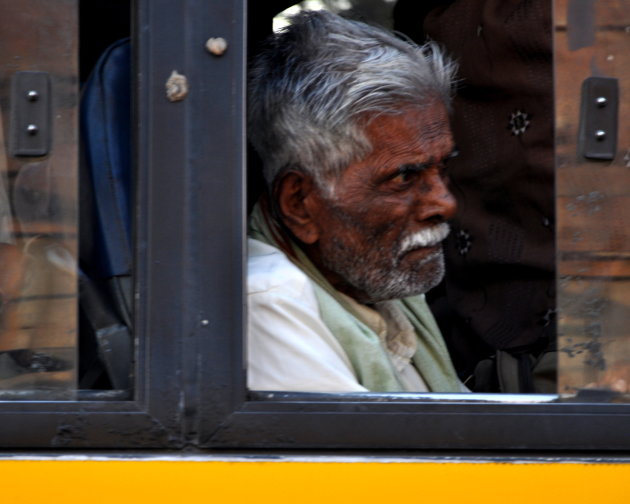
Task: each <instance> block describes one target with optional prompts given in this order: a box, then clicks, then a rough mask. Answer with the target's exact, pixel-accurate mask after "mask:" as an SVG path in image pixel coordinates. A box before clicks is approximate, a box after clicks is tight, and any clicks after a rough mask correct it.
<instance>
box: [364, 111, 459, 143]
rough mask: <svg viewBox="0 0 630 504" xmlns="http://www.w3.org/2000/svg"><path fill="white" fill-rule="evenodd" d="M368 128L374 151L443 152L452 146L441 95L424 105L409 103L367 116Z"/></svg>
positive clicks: (367, 133) (368, 137) (447, 118)
mask: <svg viewBox="0 0 630 504" xmlns="http://www.w3.org/2000/svg"><path fill="white" fill-rule="evenodd" d="M364 132H365V135H366V137H367V139H368V141H369V142H370V145H371V148H372V153H377V152H379V151H398V150H401V149H404V150H407V151H409V150H413V151H417V152H427V153H428V152H429V151H435V152H436V154H438V155H439V153H440V152H439V151H441V150H444V149H446V150H447V151H450V149H452V135H451V128H450V125H449V117H448V110H447V108H446V105H445V104H444V103H443V102H442V101H441V100H439V99H435V100H432V101H431V102H429V103H428V104H426V105H423V106H414V105H406V106H403V107H401V108H400V109H399V110H397V111H395V112H394V113H391V114H378V115H375V116H371V117H370V116H368V117H366V118H364ZM445 154H446V153H444V155H445Z"/></svg>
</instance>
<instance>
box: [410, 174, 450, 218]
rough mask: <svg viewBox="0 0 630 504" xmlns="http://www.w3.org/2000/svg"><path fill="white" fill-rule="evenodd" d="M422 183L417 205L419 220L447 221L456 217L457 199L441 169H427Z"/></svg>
mask: <svg viewBox="0 0 630 504" xmlns="http://www.w3.org/2000/svg"><path fill="white" fill-rule="evenodd" d="M422 183H423V185H422V189H421V191H420V194H419V197H418V200H419V201H418V205H417V208H418V211H417V217H418V220H423V221H425V220H435V221H445V220H449V219H452V218H453V217H455V213H456V212H457V201H456V200H455V196H453V194H452V193H451V191H450V190H449V188H448V182H447V179H446V178H445V177H444V176H443V174H442V173H441V170H440V169H439V168H437V167H436V168H434V167H431V168H429V169H427V171H426V172H425V177H423V181H422Z"/></svg>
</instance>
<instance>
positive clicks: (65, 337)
mask: <svg viewBox="0 0 630 504" xmlns="http://www.w3.org/2000/svg"><path fill="white" fill-rule="evenodd" d="M0 12H1V17H2V19H4V20H5V22H4V23H3V31H2V43H1V44H0V93H1V95H2V96H1V100H0V103H1V107H0V114H1V115H2V117H1V121H0V129H1V131H2V135H1V140H0V295H1V297H0V390H1V391H3V392H6V393H8V394H9V396H10V394H11V392H10V391H14V392H18V391H21V392H22V396H23V397H25V398H32V397H34V396H37V395H38V394H40V393H41V394H42V395H43V396H44V397H46V398H51V397H52V398H56V397H63V398H68V397H71V396H72V394H73V392H74V390H75V389H76V368H77V367H76V353H77V267H76V264H77V259H76V258H77V162H78V151H77V149H78V142H77V104H78V82H77V75H78V57H77V55H78V47H77V43H78V30H77V28H78V23H77V19H78V2H77V0H60V1H56V2H44V1H41V0H39V1H38V0H27V1H24V2H11V1H5V0H2V2H0ZM16 397H20V394H17V395H16Z"/></svg>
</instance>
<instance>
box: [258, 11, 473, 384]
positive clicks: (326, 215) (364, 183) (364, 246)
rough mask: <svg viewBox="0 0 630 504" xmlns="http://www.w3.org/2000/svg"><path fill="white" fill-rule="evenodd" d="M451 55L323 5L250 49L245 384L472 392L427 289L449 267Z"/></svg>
mask: <svg viewBox="0 0 630 504" xmlns="http://www.w3.org/2000/svg"><path fill="white" fill-rule="evenodd" d="M454 71H455V66H454V64H453V63H452V62H451V61H450V60H449V59H448V58H447V57H445V56H444V55H443V54H442V53H441V51H440V49H439V48H438V47H437V46H436V45H434V44H432V43H428V44H426V45H424V46H421V47H420V46H416V45H412V44H411V43H409V42H406V41H402V40H399V39H397V38H396V37H394V36H393V35H390V34H389V33H387V32H385V31H383V30H381V29H378V28H374V27H370V26H367V25H365V24H363V23H359V22H354V21H349V20H345V19H342V18H341V17H339V16H336V15H334V14H331V13H329V12H326V11H317V12H306V13H302V14H300V15H298V16H296V17H295V18H294V19H293V23H292V24H291V25H290V26H289V27H288V28H286V29H285V30H284V31H283V32H281V33H279V34H276V35H275V36H274V37H273V38H272V39H271V40H270V41H269V44H268V46H267V47H266V49H265V50H264V51H262V52H261V54H259V55H258V56H257V58H256V59H255V61H254V62H253V66H252V69H251V74H250V87H249V138H250V140H251V142H252V144H253V146H254V148H255V149H256V151H257V152H258V153H259V155H260V157H261V160H262V163H263V172H264V178H265V182H266V185H267V190H266V193H265V194H264V195H263V196H262V197H261V199H260V200H259V201H258V203H257V204H256V206H255V207H254V210H253V212H252V215H251V217H250V226H249V236H250V239H249V240H248V247H249V259H248V267H249V271H248V309H249V311H248V315H249V322H248V351H249V358H248V386H249V388H250V389H255V390H291V391H309V392H358V391H374V392H405V391H408V392H423V391H433V392H461V391H465V390H467V389H466V388H465V387H464V386H463V385H462V384H461V382H460V381H459V379H458V378H457V375H456V373H455V370H454V369H453V366H452V364H451V360H450V357H449V355H448V351H447V349H446V346H445V344H444V341H443V339H442V336H441V334H440V332H439V329H438V328H437V325H436V324H435V321H434V319H433V317H432V315H431V313H430V311H429V309H428V307H427V305H426V303H425V300H424V293H425V292H426V291H428V290H429V289H431V288H432V287H433V286H435V285H436V284H437V283H439V282H440V280H441V278H442V276H443V270H444V266H443V256H442V245H441V242H442V241H443V240H444V239H445V238H446V236H447V234H448V232H449V226H448V224H447V222H446V221H447V220H448V219H449V218H451V217H452V216H453V215H454V212H455V209H456V202H455V200H454V198H453V196H452V195H451V193H450V192H449V189H448V187H447V184H448V177H447V174H446V172H445V165H446V163H447V160H448V159H449V158H450V157H452V156H453V154H454V144H453V139H452V136H451V132H450V129H449V120H448V109H449V106H450V99H451V91H452V83H453V75H454Z"/></svg>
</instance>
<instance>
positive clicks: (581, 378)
mask: <svg viewBox="0 0 630 504" xmlns="http://www.w3.org/2000/svg"><path fill="white" fill-rule="evenodd" d="M555 7H556V17H557V18H556V30H555V34H556V35H555V36H556V69H557V71H556V107H557V112H556V156H557V157H556V170H557V171H556V173H557V203H558V207H557V208H558V249H559V250H558V275H559V281H558V287H559V308H560V313H559V314H560V316H559V334H560V337H559V341H558V348H559V367H560V374H559V392H560V393H561V394H566V395H573V394H575V393H577V392H579V391H580V390H581V389H584V388H587V389H602V390H608V391H611V390H612V391H617V392H627V391H628V385H629V384H630V375H629V371H630V340H629V339H628V327H629V324H628V323H629V314H630V311H629V309H628V308H629V306H628V305H629V303H630V298H629V292H630V290H629V287H630V284H629V279H630V276H629V272H630V270H629V269H628V258H629V256H628V250H629V245H630V244H629V242H628V229H629V227H628V219H627V215H628V214H629V211H630V199H629V198H628V187H630V185H629V184H630V171H629V167H630V154H629V152H630V151H629V150H628V146H629V145H630V144H629V142H630V102H628V100H627V99H624V98H623V97H625V96H628V93H630V73H629V71H628V68H629V65H630V55H629V53H628V43H629V41H630V38H629V37H630V35H629V28H628V27H629V26H630V4H629V3H628V2H623V1H612V2H570V1H566V0H557V1H556V5H555ZM601 397H602V399H605V397H606V396H605V395H602V396H601Z"/></svg>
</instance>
